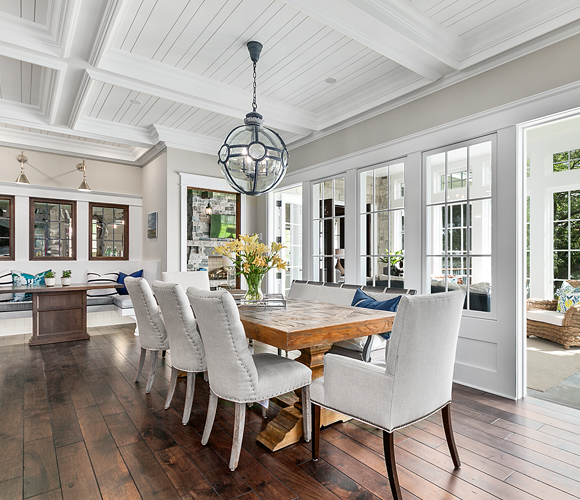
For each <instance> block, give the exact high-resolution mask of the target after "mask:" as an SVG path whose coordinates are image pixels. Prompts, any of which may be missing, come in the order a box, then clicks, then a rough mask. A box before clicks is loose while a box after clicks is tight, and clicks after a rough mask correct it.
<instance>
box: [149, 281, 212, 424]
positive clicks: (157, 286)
mask: <svg viewBox="0 0 580 500" xmlns="http://www.w3.org/2000/svg"><path fill="white" fill-rule="evenodd" d="M151 288H152V289H153V293H154V294H155V297H156V298H157V302H159V307H160V308H161V314H163V322H164V323H165V329H166V330H167V338H168V339H169V349H170V350H171V364H172V366H171V383H170V384H169V392H168V393H167V399H166V400H165V409H166V410H167V408H169V405H170V404H171V399H172V398H173V394H174V393H175V386H176V384H177V375H178V374H179V372H180V371H183V372H186V373H187V390H186V394H185V406H184V408H183V419H182V422H183V425H186V424H187V423H188V422H189V416H190V414H191V405H192V404H193V395H194V391H195V374H196V373H199V372H205V371H206V366H205V351H204V349H203V343H202V341H201V337H200V336H199V332H198V331H197V323H196V321H195V317H194V316H193V311H192V310H191V305H190V304H189V300H188V299H187V295H185V290H184V289H183V288H182V287H181V285H179V284H177V283H165V282H163V281H154V282H153V284H152V285H151Z"/></svg>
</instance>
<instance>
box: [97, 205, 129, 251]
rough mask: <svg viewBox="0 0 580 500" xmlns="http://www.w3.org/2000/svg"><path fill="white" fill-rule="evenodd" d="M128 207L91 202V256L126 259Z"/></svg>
mask: <svg viewBox="0 0 580 500" xmlns="http://www.w3.org/2000/svg"><path fill="white" fill-rule="evenodd" d="M128 213H129V210H128V207H126V206H112V205H94V204H91V257H92V258H99V259H100V258H102V259H109V258H117V259H127V258H128V251H127V241H126V234H127V223H128Z"/></svg>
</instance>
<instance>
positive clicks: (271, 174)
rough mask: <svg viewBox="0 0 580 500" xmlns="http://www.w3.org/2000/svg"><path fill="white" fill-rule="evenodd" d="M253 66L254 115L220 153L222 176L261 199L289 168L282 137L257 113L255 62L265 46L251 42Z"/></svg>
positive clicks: (238, 128)
mask: <svg viewBox="0 0 580 500" xmlns="http://www.w3.org/2000/svg"><path fill="white" fill-rule="evenodd" d="M248 50H249V52H250V59H251V60H252V63H253V67H254V75H253V76H254V84H253V89H254V99H253V101H252V112H250V113H248V114H247V115H246V118H245V119H244V125H242V126H240V127H237V128H235V129H234V130H232V131H231V132H230V133H229V134H228V136H227V137H226V140H225V141H224V144H223V146H222V147H221V148H220V150H219V153H218V163H219V164H220V167H221V170H222V174H223V176H224V177H225V178H226V180H227V181H228V183H229V184H230V186H232V187H233V188H234V189H235V190H236V191H238V192H240V193H243V194H247V195H250V196H259V195H261V194H263V193H267V192H268V191H270V190H272V189H273V188H275V187H276V186H277V185H278V184H279V183H280V181H281V180H282V179H283V178H284V174H285V173H286V168H287V167H288V150H287V149H286V145H285V144H284V141H283V140H282V138H281V137H280V136H279V135H278V134H277V133H276V132H274V131H273V130H270V129H268V128H266V127H263V126H262V123H263V122H264V119H263V117H262V115H261V114H260V113H258V112H257V109H258V105H257V104H256V63H257V62H258V59H259V58H260V52H261V51H262V44H261V43H260V42H248Z"/></svg>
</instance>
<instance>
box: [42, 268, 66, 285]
mask: <svg viewBox="0 0 580 500" xmlns="http://www.w3.org/2000/svg"><path fill="white" fill-rule="evenodd" d="M71 274H72V273H71V270H70V269H65V270H63V272H62V276H61V277H60V284H61V285H62V286H70V281H71ZM45 279H46V278H45Z"/></svg>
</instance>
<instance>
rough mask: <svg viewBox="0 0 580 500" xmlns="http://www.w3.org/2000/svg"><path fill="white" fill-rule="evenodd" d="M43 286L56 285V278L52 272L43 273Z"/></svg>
mask: <svg viewBox="0 0 580 500" xmlns="http://www.w3.org/2000/svg"><path fill="white" fill-rule="evenodd" d="M44 284H45V285H46V286H54V285H56V278H55V277H54V273H53V272H52V271H46V273H44Z"/></svg>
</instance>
